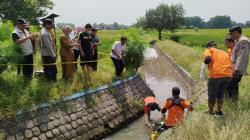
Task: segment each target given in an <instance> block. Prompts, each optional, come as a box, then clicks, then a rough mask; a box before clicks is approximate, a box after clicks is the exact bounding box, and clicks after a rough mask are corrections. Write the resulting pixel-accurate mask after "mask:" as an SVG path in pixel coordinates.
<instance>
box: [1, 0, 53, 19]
mask: <svg viewBox="0 0 250 140" xmlns="http://www.w3.org/2000/svg"><path fill="white" fill-rule="evenodd" d="M53 6H54V2H53V0H1V1H0V19H2V20H10V21H13V22H15V21H16V19H17V18H20V17H22V18H24V19H26V20H27V21H29V22H31V23H34V24H38V23H39V18H40V17H43V16H45V15H46V14H48V10H49V9H52V8H53Z"/></svg>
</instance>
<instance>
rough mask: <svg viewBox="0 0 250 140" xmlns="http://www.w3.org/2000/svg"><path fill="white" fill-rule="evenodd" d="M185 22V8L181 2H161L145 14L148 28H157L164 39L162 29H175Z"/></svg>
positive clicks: (145, 26)
mask: <svg viewBox="0 0 250 140" xmlns="http://www.w3.org/2000/svg"><path fill="white" fill-rule="evenodd" d="M183 23H184V9H183V6H182V5H181V4H179V5H171V6H169V5H168V4H164V3H161V4H160V5H159V6H158V7H156V9H149V10H147V12H146V15H145V25H144V28H146V29H155V30H157V31H158V32H159V39H160V40H161V39H162V36H161V34H162V30H170V31H174V29H176V28H178V27H179V26H180V25H182V24H183Z"/></svg>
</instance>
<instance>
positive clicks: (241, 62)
mask: <svg viewBox="0 0 250 140" xmlns="http://www.w3.org/2000/svg"><path fill="white" fill-rule="evenodd" d="M239 45H240V47H239V51H238V52H237V59H236V63H235V71H236V72H237V71H238V72H243V71H244V70H245V66H247V64H246V63H247V61H248V58H249V47H250V46H249V45H250V44H249V43H248V42H247V41H242V42H241V43H240V44H239Z"/></svg>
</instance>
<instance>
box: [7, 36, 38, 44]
mask: <svg viewBox="0 0 250 140" xmlns="http://www.w3.org/2000/svg"><path fill="white" fill-rule="evenodd" d="M31 38H33V35H32V34H29V35H28V36H27V37H26V38H22V39H21V38H19V36H18V35H17V34H16V33H13V34H12V39H13V41H14V42H15V43H16V44H17V45H20V44H22V43H24V42H25V41H26V40H28V39H31Z"/></svg>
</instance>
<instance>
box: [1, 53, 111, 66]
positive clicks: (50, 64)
mask: <svg viewBox="0 0 250 140" xmlns="http://www.w3.org/2000/svg"><path fill="white" fill-rule="evenodd" d="M98 54H103V55H109V54H107V53H98ZM105 61H111V59H106V60H91V61H79V62H57V63H49V64H41V65H43V66H52V65H59V64H61V65H64V64H82V63H83V64H84V63H93V62H105ZM8 65H10V64H0V66H8ZM14 65H17V66H35V65H36V64H14ZM37 65H39V64H37Z"/></svg>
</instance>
